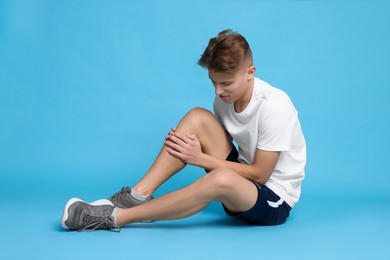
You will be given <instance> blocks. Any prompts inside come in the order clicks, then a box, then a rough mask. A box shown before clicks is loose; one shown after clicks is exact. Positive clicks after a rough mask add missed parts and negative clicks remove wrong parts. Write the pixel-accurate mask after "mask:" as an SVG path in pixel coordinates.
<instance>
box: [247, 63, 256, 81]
mask: <svg viewBox="0 0 390 260" xmlns="http://www.w3.org/2000/svg"><path fill="white" fill-rule="evenodd" d="M255 72H256V67H255V66H253V65H251V66H250V67H249V68H248V80H250V79H252V78H253V77H254V76H255Z"/></svg>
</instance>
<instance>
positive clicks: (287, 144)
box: [214, 78, 306, 207]
mask: <svg viewBox="0 0 390 260" xmlns="http://www.w3.org/2000/svg"><path fill="white" fill-rule="evenodd" d="M214 114H215V116H216V117H217V119H218V121H219V122H220V123H221V125H222V126H223V127H224V128H225V129H226V131H227V132H228V133H229V134H230V135H231V137H232V138H233V139H234V140H235V141H236V143H237V144H238V152H239V157H238V160H239V162H240V163H245V164H252V163H253V160H254V157H255V152H256V149H260V150H264V151H280V157H279V160H278V162H277V164H276V166H275V169H274V171H273V172H272V174H271V177H270V178H269V180H268V181H267V183H266V184H265V185H266V186H267V187H268V188H270V189H271V190H272V191H273V192H275V193H276V194H277V195H278V196H279V197H280V198H282V199H283V200H284V201H286V202H287V204H288V205H289V206H290V207H294V205H295V204H296V203H297V201H298V199H299V196H300V194H301V182H302V180H303V178H304V176H305V171H304V168H305V164H306V142H305V138H304V136H303V133H302V130H301V125H300V123H299V119H298V112H297V111H296V109H295V107H294V105H293V104H292V102H291V100H290V98H289V97H288V96H287V94H286V93H285V92H283V91H282V90H280V89H277V88H275V87H272V86H271V85H269V84H268V83H266V82H264V81H262V80H260V79H258V78H255V84H254V88H253V92H252V97H251V100H250V102H249V104H248V106H247V107H246V108H245V109H244V110H243V111H242V112H240V113H236V112H235V110H234V104H227V103H225V102H223V100H222V99H220V98H219V97H218V96H216V98H215V101H214Z"/></svg>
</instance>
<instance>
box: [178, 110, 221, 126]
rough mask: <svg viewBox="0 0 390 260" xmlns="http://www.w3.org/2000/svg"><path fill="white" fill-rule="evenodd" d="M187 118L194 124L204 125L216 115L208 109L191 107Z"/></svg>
mask: <svg viewBox="0 0 390 260" xmlns="http://www.w3.org/2000/svg"><path fill="white" fill-rule="evenodd" d="M185 118H186V119H187V120H190V121H191V122H192V124H196V125H202V124H207V122H209V121H210V120H214V119H215V117H214V115H213V114H212V113H211V112H210V111H209V110H207V109H204V108H201V107H196V108H193V109H191V110H190V111H189V112H188V113H187V115H186V116H185Z"/></svg>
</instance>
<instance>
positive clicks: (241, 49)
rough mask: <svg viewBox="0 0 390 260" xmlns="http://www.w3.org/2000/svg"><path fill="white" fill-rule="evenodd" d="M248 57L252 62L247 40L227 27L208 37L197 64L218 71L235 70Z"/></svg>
mask: <svg viewBox="0 0 390 260" xmlns="http://www.w3.org/2000/svg"><path fill="white" fill-rule="evenodd" d="M248 59H249V60H250V62H251V64H252V51H251V49H250V47H249V44H248V42H247V41H246V39H245V38H244V36H242V35H241V34H238V33H236V32H234V31H232V30H230V29H228V30H224V31H222V32H220V33H219V34H218V35H217V37H215V38H211V39H210V41H209V44H208V46H207V48H206V49H205V51H204V53H203V54H202V56H201V58H200V59H199V61H198V64H199V65H200V66H202V67H204V68H207V69H209V70H214V71H218V72H236V71H237V70H239V69H240V67H241V66H242V65H243V64H244V63H245V62H246V61H248Z"/></svg>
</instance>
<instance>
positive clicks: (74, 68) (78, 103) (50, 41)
mask: <svg viewBox="0 0 390 260" xmlns="http://www.w3.org/2000/svg"><path fill="white" fill-rule="evenodd" d="M389 12H390V3H389V2H388V1H368V0H367V1H249V0H240V1H238V0H237V1H236V0H230V1H227V0H226V1H222V0H214V1H205V0H201V1H176V0H169V1H152V0H145V1H124V0H122V1H103V0H98V1H48V0H47V1H27V0H26V1H22V0H18V1H6V0H3V1H1V2H0V188H1V189H0V200H1V202H2V205H3V206H2V210H1V215H2V216H1V217H0V220H1V222H2V224H1V225H0V231H1V232H0V246H1V247H2V250H1V251H2V252H0V255H1V254H3V255H5V256H7V259H21V258H25V257H31V256H37V257H39V258H40V259H42V258H48V259H54V258H56V259H59V258H64V259H65V258H67V257H69V258H71V259H87V258H89V257H92V256H94V254H96V256H100V257H103V256H111V254H114V255H116V256H126V254H128V255H129V256H130V255H131V256H140V255H143V254H144V253H143V252H142V250H144V249H146V250H148V251H147V252H148V257H150V258H153V257H159V258H167V259H229V258H230V257H233V256H245V258H247V259H252V258H255V256H253V255H252V256H251V254H250V253H248V252H252V251H253V249H255V251H256V252H257V253H260V256H270V257H271V256H272V257H273V258H275V259H277V258H278V257H280V258H283V257H291V258H292V259H295V258H302V259H319V258H322V257H323V258H324V259H329V258H335V259H346V258H348V257H353V258H354V259H358V258H361V259H367V258H368V257H374V258H375V257H379V258H382V259H383V257H384V256H385V255H387V256H389V255H390V251H389V249H385V246H386V247H387V246H388V244H389V242H390V238H389V231H390V224H389V217H390V191H389V181H390V177H389V170H388V166H387V162H388V159H387V157H388V147H389V145H390V142H389V134H388V133H389V132H390V105H389V98H390V90H389V87H390V73H389V68H390V48H389V46H390V37H389V29H390V28H389V27H390V16H389ZM226 28H232V29H234V30H237V31H238V32H240V33H242V34H243V35H244V36H245V37H246V38H247V40H248V41H249V43H250V45H251V47H252V51H253V53H254V61H255V65H256V67H257V73H256V75H257V76H258V77H260V78H262V79H263V80H266V81H267V82H269V83H270V84H272V85H274V86H276V87H278V88H281V89H283V90H284V91H286V92H287V93H288V94H289V95H290V97H291V99H292V100H293V102H294V104H295V106H296V108H297V109H298V111H299V115H300V120H301V124H302V127H303V130H304V134H305V137H306V141H307V151H308V164H307V168H306V174H307V175H306V179H305V181H304V185H303V193H302V194H303V195H302V200H301V203H300V204H298V206H297V208H296V209H294V210H293V211H292V216H291V219H290V220H289V221H288V222H287V223H286V224H285V225H283V226H279V227H271V228H270V227H267V228H264V227H244V226H240V225H237V224H236V223H231V222H229V221H227V220H225V217H224V215H223V212H222V211H221V209H220V208H219V206H218V205H215V206H214V205H212V206H211V207H209V208H208V209H206V210H205V212H203V213H201V214H200V215H199V216H195V217H193V218H190V219H187V220H180V221H176V222H160V223H154V224H149V226H145V224H142V225H141V224H136V225H132V226H129V228H126V229H124V230H123V231H122V233H120V234H119V235H118V234H114V235H112V234H111V233H108V232H94V233H83V234H79V233H75V232H70V233H69V232H61V229H60V228H59V226H58V225H59V220H60V217H61V213H62V207H63V206H64V204H65V202H66V201H67V199H69V198H70V197H72V196H79V197H81V198H83V199H86V200H94V199H98V198H102V197H107V196H109V195H111V194H112V193H113V192H115V191H116V190H118V189H119V188H121V187H122V186H124V185H131V184H134V183H135V182H136V181H137V180H138V179H139V178H140V177H141V176H142V175H143V173H144V172H145V171H146V170H147V169H148V168H149V166H150V165H151V163H152V162H153V159H154V158H155V156H156V155H157V153H158V151H159V149H160V148H161V145H162V141H163V140H164V137H165V135H166V134H167V132H168V131H169V129H170V128H171V127H173V126H175V125H176V124H177V122H178V120H179V119H180V118H181V117H182V116H183V115H184V114H185V113H186V112H187V111H188V110H189V109H191V108H193V107H196V106H200V107H205V108H208V109H211V108H212V101H213V96H214V92H213V88H212V85H211V84H210V82H209V79H208V77H207V71H206V70H204V69H202V68H200V67H199V66H198V65H197V64H196V62H197V60H198V58H199V57H200V55H201V53H202V52H203V50H204V48H205V47H206V45H207V43H208V40H209V38H211V37H213V36H215V35H216V34H217V33H218V32H219V31H221V30H223V29H226ZM202 174H203V171H202V170H200V169H197V168H195V167H189V168H187V169H185V170H184V171H183V172H182V173H181V174H179V175H177V176H175V177H173V178H172V179H171V181H170V182H169V183H166V184H164V185H163V186H162V187H161V189H160V190H159V191H158V192H157V195H160V194H163V193H165V192H167V191H170V190H173V189H176V188H179V187H182V186H183V185H186V184H188V183H190V182H191V181H193V180H195V179H197V178H199V177H200V176H201V175H202ZM210 219H211V221H210ZM225 222H226V223H225ZM221 223H222V224H221ZM167 236H168V237H167ZM135 237H136V238H135ZM137 242H141V244H142V245H145V244H147V243H151V242H153V243H154V244H155V248H156V249H155V250H150V248H149V249H148V248H143V247H142V246H139V245H137ZM21 244H22V245H23V246H22V248H23V249H22V250H20V249H18V248H19V246H20V245H21ZM6 245H8V246H6ZM118 246H119V248H121V249H120V250H118ZM280 247H282V248H284V249H280ZM123 248H126V249H123ZM201 248H203V250H202V249H201ZM95 250H99V251H95ZM275 251H278V253H277V254H275V253H274V252H275ZM189 252H191V253H189ZM187 254H189V255H187ZM184 255H187V256H186V257H184ZM148 257H146V259H149V258H148ZM379 258H377V259H379ZM4 259H5V258H4Z"/></svg>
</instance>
